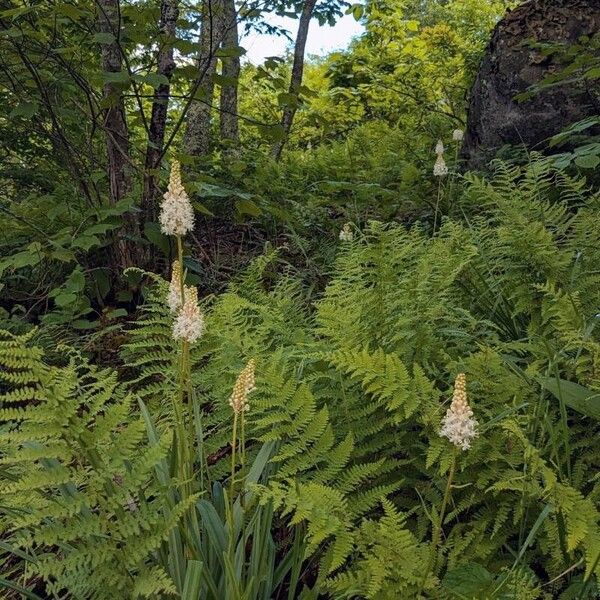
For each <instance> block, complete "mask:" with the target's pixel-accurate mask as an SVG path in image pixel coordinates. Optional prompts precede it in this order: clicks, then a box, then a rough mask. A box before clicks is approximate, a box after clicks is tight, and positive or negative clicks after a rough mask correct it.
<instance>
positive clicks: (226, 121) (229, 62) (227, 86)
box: [219, 0, 240, 152]
mask: <svg viewBox="0 0 600 600" xmlns="http://www.w3.org/2000/svg"><path fill="white" fill-rule="evenodd" d="M222 35H223V46H222V47H223V50H224V55H223V57H222V58H221V63H222V65H223V69H222V75H223V83H222V85H221V100H220V103H219V106H220V109H221V141H223V142H225V143H226V145H227V149H228V150H229V151H231V152H236V151H237V150H238V147H239V129H238V114H237V113H238V82H239V77H240V57H239V54H238V51H237V49H238V47H239V37H238V26H237V12H236V9H235V0H223V34H222ZM228 53H229V56H227V54H228Z"/></svg>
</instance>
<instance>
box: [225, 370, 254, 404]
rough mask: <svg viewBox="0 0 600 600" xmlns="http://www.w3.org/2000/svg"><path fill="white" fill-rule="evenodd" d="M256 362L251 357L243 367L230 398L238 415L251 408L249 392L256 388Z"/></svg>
mask: <svg viewBox="0 0 600 600" xmlns="http://www.w3.org/2000/svg"><path fill="white" fill-rule="evenodd" d="M255 366H256V363H255V362H254V359H253V358H251V359H250V360H249V361H248V364H247V365H246V366H245V367H244V368H243V369H242V372H241V373H240V374H239V375H238V378H237V380H236V382H235V385H234V386H233V393H232V394H231V397H230V398H229V406H231V408H232V409H233V412H234V413H235V414H236V415H239V414H242V413H243V412H246V411H247V410H249V409H250V405H249V404H248V394H249V393H250V392H252V391H253V390H254V389H255V385H254V369H255Z"/></svg>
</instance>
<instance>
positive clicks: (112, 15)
mask: <svg viewBox="0 0 600 600" xmlns="http://www.w3.org/2000/svg"><path fill="white" fill-rule="evenodd" d="M97 4H98V9H99V10H98V12H99V15H98V30H99V32H100V33H107V34H111V35H112V36H113V38H114V39H113V41H111V42H109V43H102V54H101V59H102V70H103V71H104V72H108V73H119V72H121V71H122V64H123V60H122V55H121V48H120V46H119V36H120V30H121V22H120V21H121V15H120V7H119V0H98V2H97ZM103 91H104V100H105V102H106V103H107V104H108V106H107V108H106V109H105V110H104V115H103V120H104V124H103V125H104V131H105V133H106V153H107V158H108V179H109V188H110V199H111V202H112V203H113V204H116V203H117V202H119V201H120V200H122V199H123V198H125V196H126V195H127V194H129V193H130V192H131V175H130V173H129V166H130V164H131V156H130V153H129V131H128V129H127V120H126V117H125V103H124V100H123V93H122V91H121V90H120V88H119V87H118V86H117V85H115V84H114V83H112V82H107V83H105V84H104V90H103ZM123 228H124V232H122V233H117V235H116V238H115V248H114V253H115V257H114V260H115V262H116V266H117V268H118V269H119V270H122V269H125V268H127V267H131V266H134V265H135V249H134V247H133V245H132V244H131V242H128V241H127V237H128V236H133V235H136V234H138V232H139V228H138V226H137V222H136V220H135V218H134V217H133V215H131V214H126V215H125V216H124V225H123ZM123 233H125V235H123Z"/></svg>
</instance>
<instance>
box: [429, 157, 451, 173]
mask: <svg viewBox="0 0 600 600" xmlns="http://www.w3.org/2000/svg"><path fill="white" fill-rule="evenodd" d="M433 175H434V176H435V177H445V176H446V175H448V166H447V165H446V161H445V160H444V157H443V156H442V155H441V154H438V157H437V160H436V161H435V165H433Z"/></svg>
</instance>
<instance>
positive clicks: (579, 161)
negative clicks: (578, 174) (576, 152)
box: [575, 154, 600, 169]
mask: <svg viewBox="0 0 600 600" xmlns="http://www.w3.org/2000/svg"><path fill="white" fill-rule="evenodd" d="M575 164H576V165H577V166H578V167H580V168H582V169H595V168H596V167H597V166H598V165H600V157H598V156H597V155H595V154H584V155H583V156H577V157H576V158H575Z"/></svg>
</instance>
